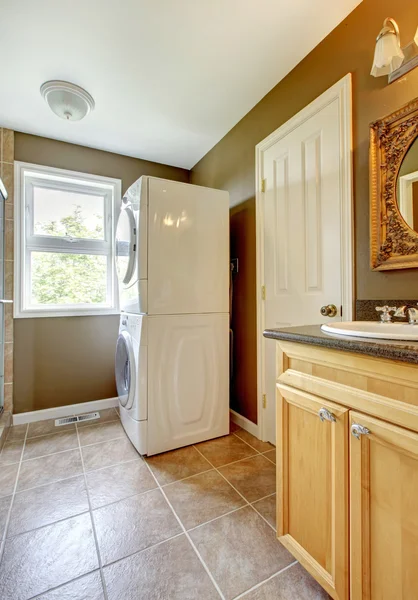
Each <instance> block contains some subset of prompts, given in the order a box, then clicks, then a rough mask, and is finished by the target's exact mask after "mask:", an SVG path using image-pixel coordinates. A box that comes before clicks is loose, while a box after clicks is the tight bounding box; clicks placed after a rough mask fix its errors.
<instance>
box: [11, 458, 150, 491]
mask: <svg viewBox="0 0 418 600" xmlns="http://www.w3.org/2000/svg"><path fill="white" fill-rule="evenodd" d="M82 448H86V446H82ZM78 449H79V447H77V448H72V450H63V452H74V451H75V450H78ZM54 454H62V452H55V453H54ZM47 456H53V454H48V455H47ZM29 460H36V459H35V458H30V459H29ZM137 460H143V459H142V458H141V456H139V458H131V459H130V460H123V461H122V462H119V463H115V464H113V465H107V466H106V467H99V468H98V469H92V470H91V471H86V474H89V473H95V472H96V471H102V470H103V469H109V468H111V467H118V466H119V465H126V464H127V463H129V462H134V461H137ZM23 462H25V463H27V462H28V461H27V460H26V461H23ZM144 462H145V461H144ZM13 464H18V463H13ZM7 466H11V465H7ZM0 467H1V465H0ZM82 476H83V473H82V472H81V473H77V474H76V475H71V477H63V478H60V479H53V480H52V481H48V482H47V483H41V484H40V485H33V486H32V487H29V488H24V489H23V490H19V491H18V492H16V494H22V493H23V492H29V491H30V490H34V489H36V488H39V487H44V486H46V485H52V484H53V483H59V482H61V481H67V479H74V478H75V477H82ZM11 495H12V494H9V496H11ZM3 497H4V498H6V497H7V496H3Z"/></svg>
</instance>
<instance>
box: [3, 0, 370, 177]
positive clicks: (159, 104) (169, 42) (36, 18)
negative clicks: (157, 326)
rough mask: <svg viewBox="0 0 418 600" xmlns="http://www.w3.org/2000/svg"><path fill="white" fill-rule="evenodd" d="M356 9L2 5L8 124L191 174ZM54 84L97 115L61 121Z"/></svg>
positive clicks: (186, 0)
mask: <svg viewBox="0 0 418 600" xmlns="http://www.w3.org/2000/svg"><path fill="white" fill-rule="evenodd" d="M359 3H360V0H338V1H336V0H70V1H68V2H64V1H63V0H36V1H35V0H19V1H16V0H0V19H1V49H0V52H1V71H0V81H1V92H0V125H3V126H5V127H10V128H12V129H15V130H17V131H24V132H28V133H33V134H37V135H41V136H45V137H51V138H55V139H59V140H64V141H68V142H72V143H76V144H83V145H85V146H91V147H93V148H100V149H103V150H109V151H112V152H118V153H120V154H126V155H129V156H135V157H139V158H145V159H148V160H153V161H157V162H161V163H167V164H170V165H175V166H179V167H185V168H187V169H190V168H191V167H193V166H194V165H195V163H196V162H198V160H199V159H200V158H202V156H204V155H205V154H206V153H207V152H208V151H209V150H210V149H211V148H212V147H213V146H214V145H215V144H216V143H217V142H218V141H219V140H220V139H221V138H222V137H223V136H224V135H225V134H226V133H227V132H228V131H229V130H230V129H231V128H232V127H233V126H234V125H235V124H236V123H237V122H238V121H239V120H240V119H241V118H242V117H243V116H244V115H245V114H246V113H247V112H248V111H249V110H250V109H251V108H252V107H253V106H254V105H255V104H256V103H257V102H258V101H259V100H261V98H262V97H263V96H264V95H265V94H266V93H267V92H268V91H269V90H270V89H271V88H273V87H274V86H275V85H276V83H277V82H278V81H280V79H282V78H283V77H284V76H285V75H286V74H287V73H288V72H289V71H290V70H291V69H292V68H293V67H294V66H295V65H296V64H297V63H298V62H299V61H300V60H301V59H302V58H303V57H304V56H306V54H308V53H309V52H310V51H311V50H312V49H313V48H314V47H315V46H316V45H317V44H318V43H319V42H320V41H321V39H323V38H324V37H325V36H326V35H327V34H328V33H329V32H330V31H331V30H332V29H334V27H335V26H336V25H337V24H338V23H339V22H340V21H341V20H342V19H344V18H345V17H346V16H347V15H348V14H349V13H350V12H351V11H352V10H353V9H354V7H355V6H357V5H358V4H359ZM371 43H373V40H371ZM330 60H332V57H330ZM49 79H63V80H66V81H71V82H72V83H76V84H78V85H80V86H82V87H84V88H86V89H87V91H88V92H89V93H90V94H92V96H93V97H94V99H95V102H96V109H95V111H94V112H93V113H92V114H90V115H89V116H88V117H87V118H86V119H85V120H83V121H80V122H66V121H63V120H61V119H59V118H58V117H56V116H55V115H54V114H53V113H52V112H51V111H50V109H49V108H48V107H47V105H46V104H45V102H44V100H43V99H42V98H41V95H40V93H39V87H40V85H41V84H42V83H43V82H44V81H47V80H49Z"/></svg>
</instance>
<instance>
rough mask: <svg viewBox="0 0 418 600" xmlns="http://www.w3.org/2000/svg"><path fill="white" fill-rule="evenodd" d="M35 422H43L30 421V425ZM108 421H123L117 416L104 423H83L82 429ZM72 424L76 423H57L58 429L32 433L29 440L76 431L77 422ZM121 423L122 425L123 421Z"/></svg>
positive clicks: (102, 424)
mask: <svg viewBox="0 0 418 600" xmlns="http://www.w3.org/2000/svg"><path fill="white" fill-rule="evenodd" d="M70 416H72V415H70ZM64 418H66V417H64ZM35 423H42V421H33V423H28V425H34V424H35ZM108 423H121V421H120V419H119V417H116V418H115V419H113V420H109V421H103V423H93V424H92V425H82V426H81V430H83V429H89V428H90V427H96V426H100V427H103V426H104V425H107V424H108ZM70 425H74V427H69V426H68V424H67V425H64V426H59V425H56V427H57V431H50V432H49V433H40V434H39V435H32V436H30V437H28V440H37V439H38V438H41V437H50V436H51V435H63V434H64V433H71V432H74V433H75V430H76V426H77V423H70ZM121 425H122V423H121ZM60 429H61V431H60Z"/></svg>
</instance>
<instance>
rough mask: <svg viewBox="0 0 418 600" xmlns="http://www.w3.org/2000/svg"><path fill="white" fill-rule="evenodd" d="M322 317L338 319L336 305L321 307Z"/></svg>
mask: <svg viewBox="0 0 418 600" xmlns="http://www.w3.org/2000/svg"><path fill="white" fill-rule="evenodd" d="M321 315H322V316H323V317H331V318H332V317H336V316H337V315H338V308H337V307H336V306H335V304H327V305H326V306H322V307H321Z"/></svg>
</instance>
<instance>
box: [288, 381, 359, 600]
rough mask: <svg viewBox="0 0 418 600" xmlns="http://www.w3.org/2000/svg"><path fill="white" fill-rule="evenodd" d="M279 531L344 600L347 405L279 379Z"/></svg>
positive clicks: (346, 590) (346, 576)
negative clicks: (310, 392) (325, 398)
mask: <svg viewBox="0 0 418 600" xmlns="http://www.w3.org/2000/svg"><path fill="white" fill-rule="evenodd" d="M277 388H278V392H279V393H278V398H277V458H278V465H277V469H278V471H277V533H278V537H279V539H280V541H281V542H282V543H283V544H284V545H285V546H286V548H288V550H290V552H292V554H293V555H294V556H295V557H296V558H297V559H298V560H299V561H300V562H301V563H302V565H303V566H304V567H305V568H306V569H307V570H308V571H309V572H310V573H311V575H313V577H315V579H316V580H317V581H318V582H319V583H320V584H321V585H322V586H323V587H324V588H325V589H326V591H327V592H328V593H329V594H330V595H331V596H332V597H333V598H335V599H337V600H343V599H344V600H347V599H348V595H349V573H348V567H349V565H348V554H349V552H348V499H349V493H348V481H349V476H348V429H349V411H348V409H347V408H345V407H343V406H341V405H339V404H336V403H334V402H330V401H327V400H324V399H322V398H319V397H318V396H315V395H313V394H309V393H307V392H303V391H300V390H297V389H295V388H292V387H289V386H286V385H283V384H281V383H278V385H277Z"/></svg>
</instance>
